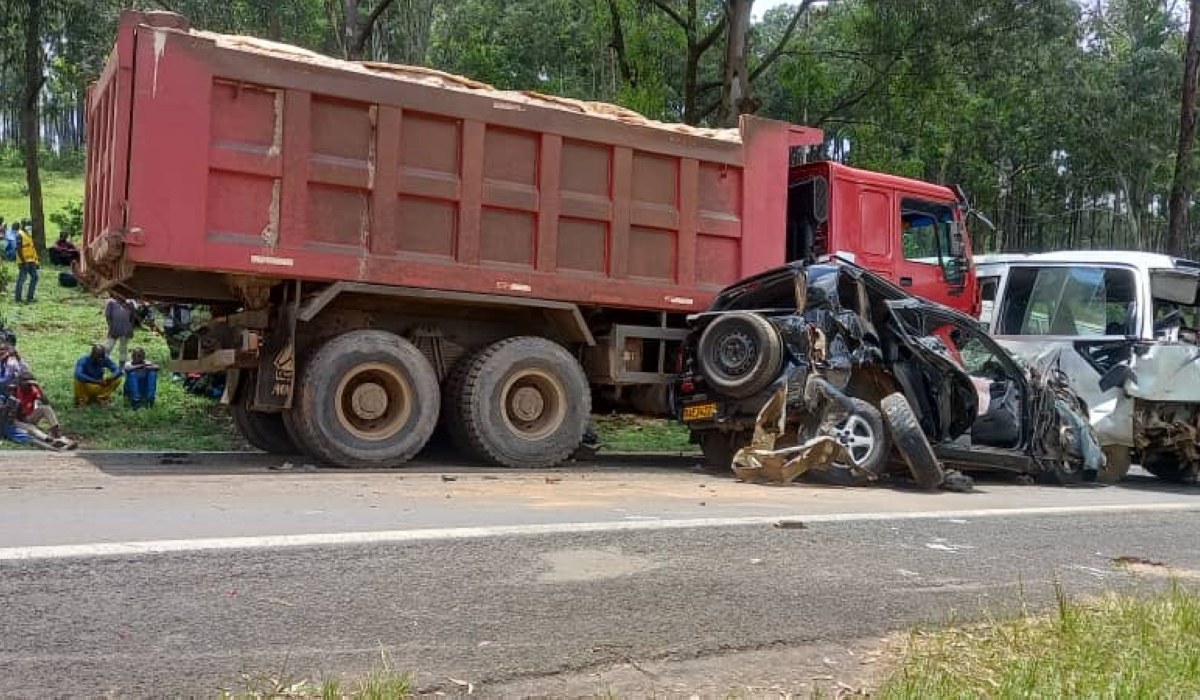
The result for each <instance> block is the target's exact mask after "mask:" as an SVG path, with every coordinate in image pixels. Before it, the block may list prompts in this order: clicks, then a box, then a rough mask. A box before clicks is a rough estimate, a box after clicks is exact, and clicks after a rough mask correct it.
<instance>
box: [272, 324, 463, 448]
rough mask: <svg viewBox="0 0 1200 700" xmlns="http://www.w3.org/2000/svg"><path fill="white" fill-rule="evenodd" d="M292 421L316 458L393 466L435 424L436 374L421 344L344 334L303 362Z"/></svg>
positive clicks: (376, 334) (378, 334)
mask: <svg viewBox="0 0 1200 700" xmlns="http://www.w3.org/2000/svg"><path fill="white" fill-rule="evenodd" d="M300 374H301V376H300V381H298V382H297V383H296V396H295V398H294V400H293V406H294V408H293V409H292V412H291V416H290V418H289V419H288V420H290V421H291V422H292V424H293V429H294V430H295V432H296V433H298V435H299V436H300V441H299V442H300V443H301V444H302V445H303V446H304V447H305V448H306V449H307V450H308V451H309V452H311V453H312V455H313V456H314V457H317V458H318V459H321V460H323V461H325V462H328V463H330V464H334V465H338V466H343V467H395V466H399V465H401V464H403V463H404V462H406V461H408V460H409V459H411V458H412V457H413V455H415V454H417V452H419V451H420V450H421V448H422V447H424V446H425V443H426V442H427V441H428V440H429V436H430V435H432V434H433V429H434V427H436V425H437V419H438V410H439V408H440V404H441V399H440V396H439V395H438V381H437V375H436V373H435V372H434V371H433V367H431V366H430V365H429V362H428V360H426V359H425V356H424V355H422V354H421V351H420V350H418V349H417V348H416V346H414V345H413V344H412V343H410V342H408V341H407V340H405V339H403V338H401V337H399V336H397V335H394V334H392V333H387V332H385V331H374V330H360V331H351V332H349V333H345V334H343V335H340V336H338V337H336V338H334V339H333V340H330V341H329V342H327V343H325V344H324V345H323V346H321V348H320V349H318V350H317V351H316V352H315V353H313V354H312V355H311V356H310V357H309V358H308V361H307V363H306V364H305V366H304V367H302V368H301V373H300Z"/></svg>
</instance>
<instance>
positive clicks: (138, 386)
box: [125, 348, 158, 409]
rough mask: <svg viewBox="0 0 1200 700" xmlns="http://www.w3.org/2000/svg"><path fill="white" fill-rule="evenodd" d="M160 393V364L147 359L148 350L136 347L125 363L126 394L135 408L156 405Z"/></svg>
mask: <svg viewBox="0 0 1200 700" xmlns="http://www.w3.org/2000/svg"><path fill="white" fill-rule="evenodd" d="M157 394H158V365H156V364H154V363H153V362H147V361H146V351H145V350H143V349H142V348H134V349H133V353H132V357H131V359H130V361H129V362H128V363H126V365H125V396H126V397H128V398H129V405H130V406H132V407H133V408H134V409H138V408H147V407H150V406H153V405H154V398H155V396H156V395H157Z"/></svg>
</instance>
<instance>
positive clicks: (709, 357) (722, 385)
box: [696, 311, 783, 398]
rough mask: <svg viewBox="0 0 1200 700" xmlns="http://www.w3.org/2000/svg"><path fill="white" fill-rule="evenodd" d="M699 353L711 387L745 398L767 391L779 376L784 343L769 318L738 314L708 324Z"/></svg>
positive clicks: (728, 394) (701, 367) (701, 339)
mask: <svg viewBox="0 0 1200 700" xmlns="http://www.w3.org/2000/svg"><path fill="white" fill-rule="evenodd" d="M696 354H697V358H698V360H699V362H700V371H701V372H702V373H703V374H704V378H705V379H706V380H707V381H708V384H709V386H711V387H712V388H713V389H715V390H717V391H718V392H720V393H722V394H725V395H727V396H732V397H733V398H745V397H747V396H753V395H754V394H757V393H758V392H760V391H762V390H763V389H765V388H767V387H768V386H769V385H770V384H771V382H773V381H775V378H776V377H778V376H779V369H780V367H781V366H782V365H783V342H782V340H781V339H780V337H779V332H778V331H777V330H775V326H773V325H771V322H770V321H768V320H767V319H766V318H764V317H762V316H759V315H758V314H752V313H747V312H744V311H739V312H734V313H729V314H725V315H723V316H719V317H718V318H717V319H716V320H714V321H713V322H712V323H710V324H708V327H707V328H705V329H704V333H703V334H701V336H700V344H699V346H698V348H697V353H696Z"/></svg>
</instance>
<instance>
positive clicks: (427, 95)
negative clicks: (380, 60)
mask: <svg viewBox="0 0 1200 700" xmlns="http://www.w3.org/2000/svg"><path fill="white" fill-rule="evenodd" d="M89 118H90V129H89V156H88V176H87V178H88V181H87V195H88V196H87V203H86V219H85V236H86V242H87V246H86V255H85V258H86V259H85V261H84V263H83V265H82V267H81V270H80V272H81V276H82V277H83V278H84V281H85V282H86V283H87V284H89V286H92V287H94V288H104V287H111V286H119V287H123V288H126V289H128V290H129V291H130V292H132V293H136V294H138V295H139V296H144V297H148V298H188V299H193V300H205V299H208V300H214V301H215V300H219V299H222V298H225V296H226V295H228V294H229V292H228V291H227V290H228V288H229V287H230V286H231V281H233V283H234V284H236V283H237V282H236V281H237V280H244V279H246V278H268V279H270V278H280V279H297V280H306V281H338V280H350V281H355V282H367V283H373V284H382V285H395V286H404V287H417V288H426V289H439V290H447V291H461V292H485V293H494V294H503V295H516V296H529V297H535V298H540V299H552V300H558V301H567V302H573V303H577V304H581V305H595V306H616V307H629V308H640V309H652V310H664V311H666V310H669V311H680V312H687V311H694V310H699V309H702V308H704V307H705V306H706V305H707V304H708V302H709V301H710V300H711V299H712V297H713V296H714V294H715V293H716V292H717V291H718V290H719V289H721V288H722V287H723V286H725V285H727V284H730V283H732V282H734V281H736V280H738V279H740V278H742V277H744V276H747V275H749V274H753V273H756V272H759V271H762V270H765V269H768V268H770V267H773V266H775V265H778V264H781V263H782V262H784V256H785V236H784V235H783V233H784V226H785V213H786V208H787V204H786V192H787V178H788V167H789V149H790V148H791V147H795V146H802V145H811V144H814V143H818V142H819V141H820V139H821V133H820V131H818V130H813V129H806V128H802V127H797V126H793V125H790V124H785V123H782V122H776V121H771V120H765V119H756V118H751V117H747V118H743V120H742V122H741V125H740V128H739V129H736V130H722V131H716V130H704V129H694V128H690V127H683V126H679V125H668V124H661V123H657V122H652V121H650V120H646V119H644V118H642V117H640V116H638V115H635V114H633V113H631V112H628V111H627V110H622V109H620V108H616V107H612V106H606V105H596V104H593V103H583V102H577V101H572V100H562V99H557V98H549V97H545V96H540V95H535V94H531V93H514V92H504V91H498V90H494V89H492V88H490V87H488V86H484V85H481V84H479V83H474V82H472V81H469V80H466V79H463V78H458V77H457V76H449V75H446V74H441V73H438V72H436V71H428V70H422V69H411V68H404V67H397V66H388V65H382V64H360V63H350V62H346V61H339V60H336V59H331V58H328V57H324V56H319V55H317V54H313V53H310V52H307V51H304V50H301V49H297V48H295V47H290V46H284V45H281V44H272V43H269V42H263V41H260V40H255V39H250V38H246V37H233V36H225V35H218V34H210V33H204V32H196V31H191V30H189V29H188V27H187V26H186V22H185V21H184V20H183V19H182V18H181V17H179V16H177V15H171V14H166V13H132V12H131V13H126V14H125V16H124V17H123V19H122V23H121V28H120V34H119V36H118V41H117V46H116V48H115V50H114V52H113V54H112V56H111V57H110V60H109V62H108V65H107V66H106V68H105V71H104V73H103V75H102V77H101V78H100V80H99V81H98V82H97V84H96V85H95V86H94V87H93V90H92V93H91V96H90V99H89Z"/></svg>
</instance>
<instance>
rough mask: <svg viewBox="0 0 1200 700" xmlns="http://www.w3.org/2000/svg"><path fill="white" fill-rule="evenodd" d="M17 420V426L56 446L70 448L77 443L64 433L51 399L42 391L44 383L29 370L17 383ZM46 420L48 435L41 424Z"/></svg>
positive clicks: (22, 374)
mask: <svg viewBox="0 0 1200 700" xmlns="http://www.w3.org/2000/svg"><path fill="white" fill-rule="evenodd" d="M16 399H17V420H16V426H17V427H18V428H20V429H21V430H24V431H25V432H27V433H29V434H30V435H31V436H33V437H34V438H36V439H38V440H41V441H43V442H50V443H51V444H52V445H54V446H55V447H62V448H66V449H70V448H72V447H74V446H75V443H74V442H72V441H71V440H68V439H66V438H64V437H63V435H62V426H61V425H59V422H58V416H57V415H55V413H54V409H53V408H51V406H50V399H48V398H46V393H45V392H44V391H42V385H41V384H39V383H38V381H37V378H36V377H34V376H33V374H31V373H29V372H22V373H21V376H20V380H19V382H18V384H17V393H16ZM43 421H45V423H46V427H47V432H49V435H47V434H46V433H45V432H42V429H41V424H42V422H43Z"/></svg>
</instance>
